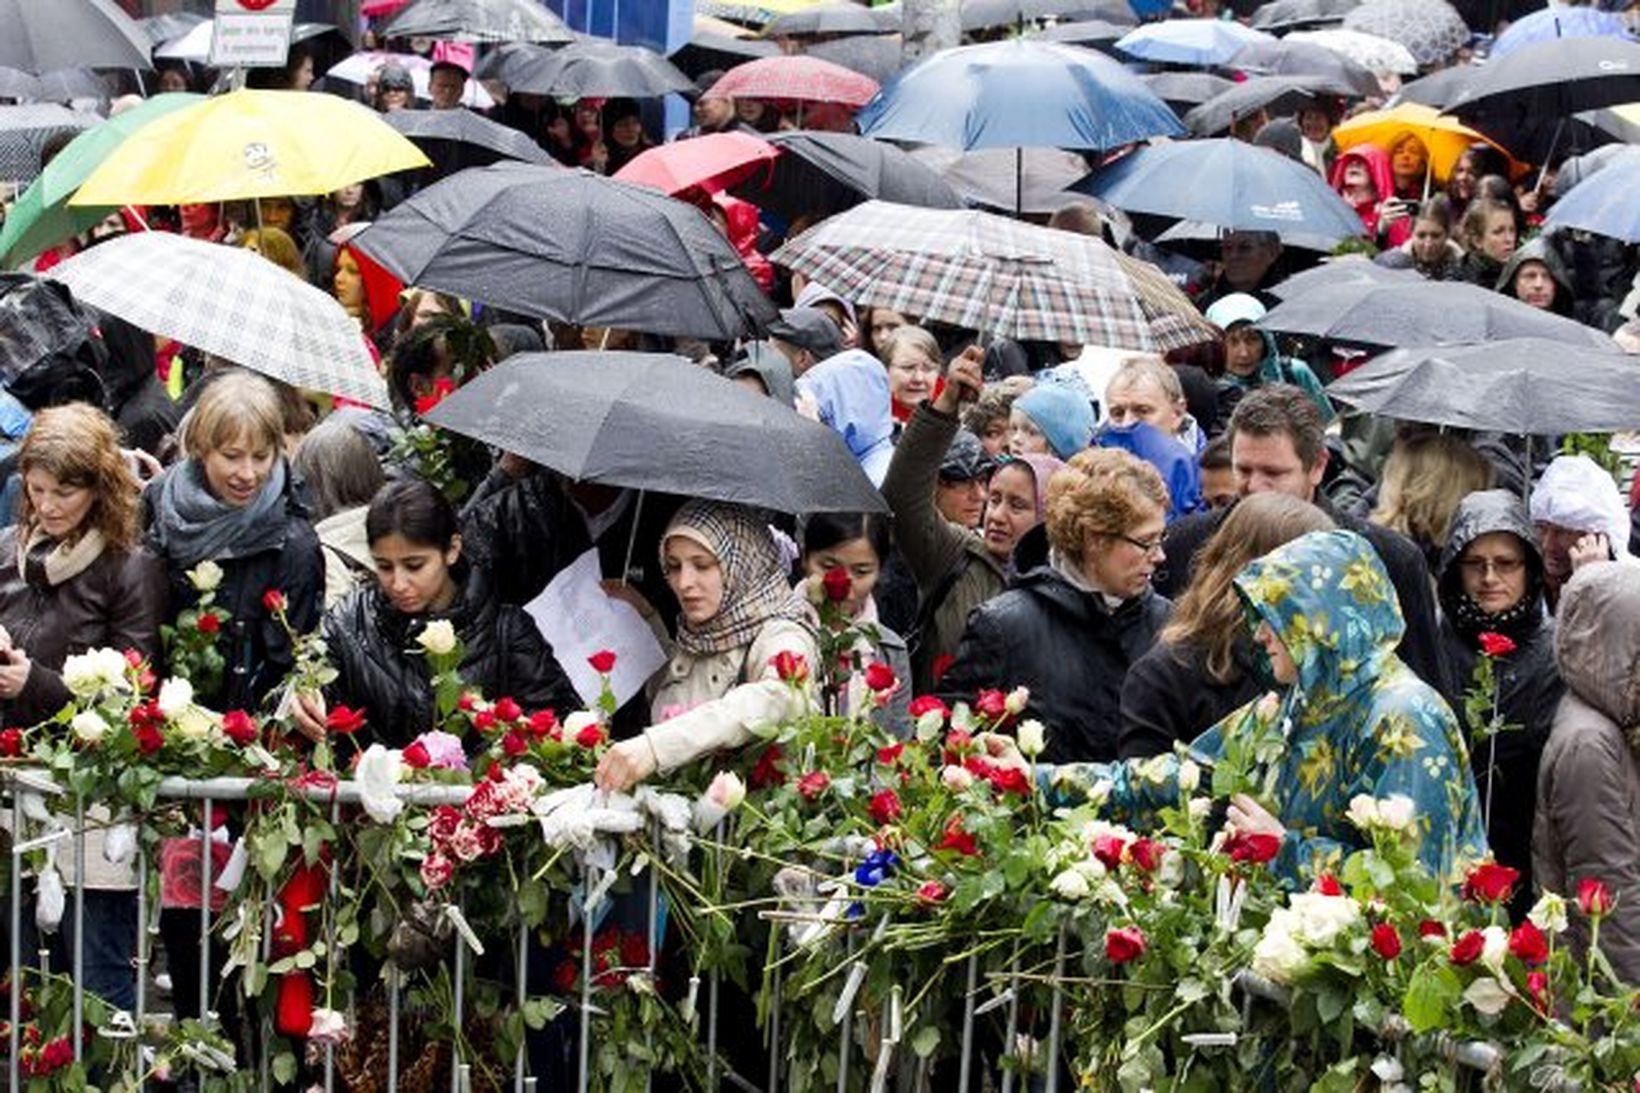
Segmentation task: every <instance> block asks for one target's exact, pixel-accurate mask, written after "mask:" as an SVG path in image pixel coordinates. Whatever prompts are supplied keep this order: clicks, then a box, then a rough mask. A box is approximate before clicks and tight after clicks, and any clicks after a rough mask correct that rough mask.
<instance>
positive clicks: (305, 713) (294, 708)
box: [290, 691, 327, 744]
mask: <svg viewBox="0 0 1640 1093" xmlns="http://www.w3.org/2000/svg"><path fill="white" fill-rule="evenodd" d="M326 713H327V711H326V710H325V696H324V695H322V694H319V693H317V692H314V691H309V692H304V693H298V694H297V695H296V700H295V701H294V702H292V703H291V704H290V716H291V720H292V721H294V722H296V731H297V732H299V733H301V734H302V735H303V736H305V737H307V738H308V739H309V740H311V741H313V742H314V743H315V744H317V743H319V742H320V741H322V740H324V738H325V735H326V733H327V730H326V729H325V716H326Z"/></svg>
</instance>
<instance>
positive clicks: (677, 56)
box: [667, 31, 780, 76]
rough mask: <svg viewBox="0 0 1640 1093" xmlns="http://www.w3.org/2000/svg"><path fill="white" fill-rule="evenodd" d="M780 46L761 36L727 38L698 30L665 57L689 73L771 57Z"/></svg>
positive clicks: (696, 73) (708, 70)
mask: <svg viewBox="0 0 1640 1093" xmlns="http://www.w3.org/2000/svg"><path fill="white" fill-rule="evenodd" d="M779 52H780V47H779V46H777V45H775V44H774V43H773V42H765V41H764V40H762V39H761V38H731V37H729V36H728V35H726V34H714V33H712V32H711V31H701V32H700V33H699V34H696V35H695V36H694V37H693V38H690V39H689V40H688V41H687V42H685V43H683V45H681V46H679V47H678V48H677V49H674V50H673V51H672V52H671V54H669V55H668V58H667V59H668V60H670V61H671V62H672V63H673V64H675V65H677V66H678V68H679V69H680V70H682V71H684V72H687V73H688V74H689V75H690V76H699V75H700V74H701V73H703V72H710V71H712V70H713V69H717V68H733V67H734V66H735V65H737V64H739V63H740V62H742V61H755V60H757V59H758V58H759V57H773V56H774V55H775V54H776V53H779Z"/></svg>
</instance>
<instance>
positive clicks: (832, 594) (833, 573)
mask: <svg viewBox="0 0 1640 1093" xmlns="http://www.w3.org/2000/svg"><path fill="white" fill-rule="evenodd" d="M820 584H821V586H822V587H824V588H825V590H826V599H828V600H830V601H831V602H832V603H842V602H843V601H844V600H846V599H848V596H849V593H850V592H853V591H854V578H853V577H850V576H849V573H848V570H846V569H844V568H843V567H842V566H840V565H839V566H832V567H831V568H830V569H828V570H826V574H825V576H823V577H821V578H820Z"/></svg>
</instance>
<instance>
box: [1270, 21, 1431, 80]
mask: <svg viewBox="0 0 1640 1093" xmlns="http://www.w3.org/2000/svg"><path fill="white" fill-rule="evenodd" d="M1286 40H1287V41H1289V42H1309V43H1311V44H1312V45H1318V46H1320V47H1321V48H1322V49H1330V50H1332V52H1334V53H1336V54H1338V55H1339V56H1341V57H1348V58H1349V59H1350V60H1352V61H1354V62H1355V63H1356V64H1358V65H1360V66H1361V67H1362V68H1364V69H1366V70H1367V71H1368V72H1372V73H1374V74H1378V73H1384V72H1393V73H1394V74H1396V75H1397V76H1411V75H1414V74H1416V73H1417V71H1418V59H1417V58H1416V57H1414V56H1413V55H1412V51H1411V50H1410V49H1408V48H1407V47H1406V46H1404V45H1402V44H1401V43H1400V42H1393V41H1391V40H1390V39H1388V38H1380V37H1379V36H1378V35H1376V34H1367V33H1364V32H1362V31H1359V30H1295V31H1293V32H1292V33H1291V34H1289V35H1287V38H1286Z"/></svg>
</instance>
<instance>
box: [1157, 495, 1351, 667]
mask: <svg viewBox="0 0 1640 1093" xmlns="http://www.w3.org/2000/svg"><path fill="white" fill-rule="evenodd" d="M1332 527H1333V522H1332V518H1331V517H1330V516H1328V515H1327V514H1326V513H1324V512H1322V511H1321V510H1320V509H1318V508H1316V507H1315V506H1314V505H1312V504H1310V503H1309V502H1308V501H1300V500H1299V499H1298V498H1296V497H1293V496H1290V495H1289V494H1285V493H1256V494H1254V495H1253V496H1251V497H1246V498H1243V499H1242V500H1241V501H1239V502H1237V504H1236V506H1235V507H1234V508H1232V509H1231V510H1230V515H1228V516H1226V517H1225V518H1224V523H1222V524H1220V525H1219V530H1218V531H1216V532H1214V534H1213V537H1212V538H1211V539H1209V540H1208V541H1207V545H1206V546H1204V547H1202V552H1201V555H1200V556H1199V557H1198V558H1197V559H1196V566H1195V572H1194V574H1193V575H1192V576H1191V578H1190V587H1189V588H1187V589H1185V593H1184V595H1183V596H1181V597H1180V598H1179V602H1178V603H1177V604H1175V605H1174V607H1173V617H1172V618H1171V619H1169V620H1168V623H1167V625H1166V626H1164V627H1163V628H1162V634H1161V640H1162V641H1164V642H1166V643H1167V644H1169V645H1172V646H1181V645H1187V644H1188V645H1195V646H1197V647H1198V648H1200V649H1202V650H1204V651H1206V653H1207V674H1208V677H1209V678H1211V679H1212V680H1213V681H1214V682H1216V683H1229V682H1230V681H1231V680H1232V679H1234V678H1235V672H1236V666H1235V659H1234V656H1233V651H1234V649H1235V643H1236V635H1237V634H1238V633H1240V631H1241V628H1242V626H1243V625H1244V621H1245V614H1244V612H1243V610H1242V606H1241V597H1239V596H1238V595H1236V588H1235V585H1234V584H1232V583H1231V582H1232V581H1234V580H1235V576H1236V574H1238V573H1240V572H1241V571H1242V570H1243V569H1245V568H1246V567H1247V563H1248V562H1251V561H1253V560H1254V559H1256V558H1262V557H1264V555H1266V554H1268V553H1270V551H1272V550H1274V549H1276V547H1279V546H1281V545H1283V544H1285V543H1290V542H1292V541H1293V540H1294V539H1297V538H1298V537H1299V536H1301V535H1307V534H1309V533H1310V532H1312V531H1328V530H1331V529H1332Z"/></svg>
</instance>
